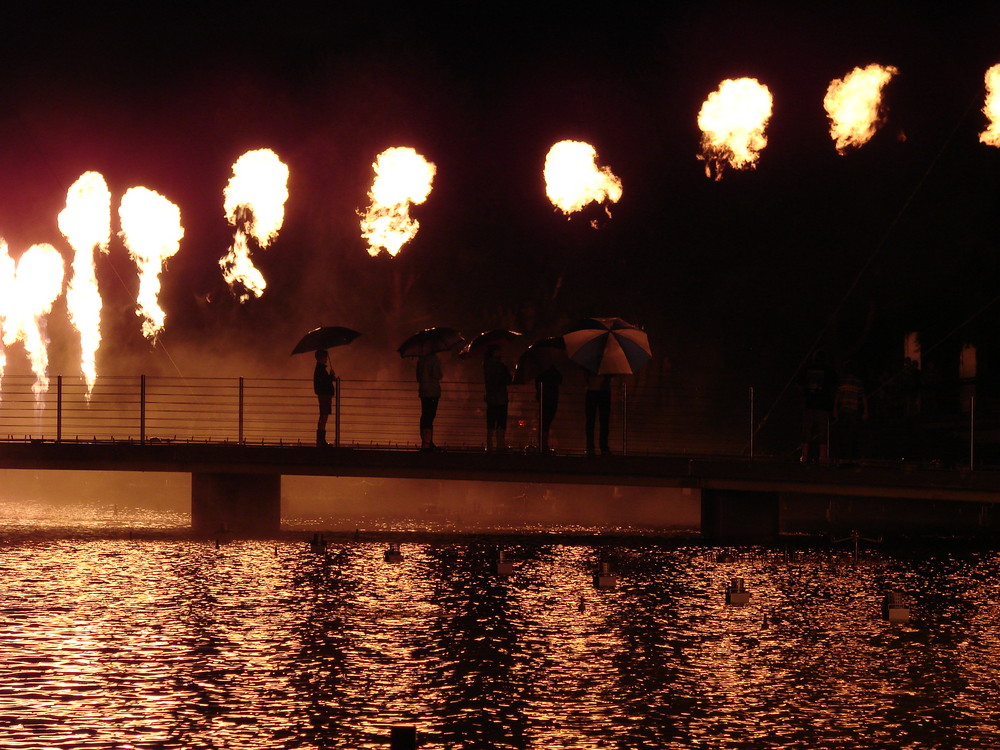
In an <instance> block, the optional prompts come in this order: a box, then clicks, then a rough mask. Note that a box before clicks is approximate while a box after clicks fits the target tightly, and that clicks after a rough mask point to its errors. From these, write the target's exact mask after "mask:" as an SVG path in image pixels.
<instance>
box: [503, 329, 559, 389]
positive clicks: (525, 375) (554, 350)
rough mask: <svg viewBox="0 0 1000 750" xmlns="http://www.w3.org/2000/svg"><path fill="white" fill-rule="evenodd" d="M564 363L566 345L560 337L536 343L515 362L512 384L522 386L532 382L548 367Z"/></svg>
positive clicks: (552, 337)
mask: <svg viewBox="0 0 1000 750" xmlns="http://www.w3.org/2000/svg"><path fill="white" fill-rule="evenodd" d="M565 361H566V344H565V343H564V342H563V339H562V336H551V337H549V338H547V339H542V340H541V341H536V342H535V343H534V344H532V345H531V346H529V347H528V348H527V350H526V351H525V352H524V354H522V355H521V356H520V357H519V358H518V360H517V366H516V367H515V368H514V383H515V384H517V385H523V384H525V383H527V382H529V381H531V380H534V379H535V378H537V377H538V376H539V375H541V374H542V373H543V372H545V371H546V370H547V369H549V368H550V367H558V365H559V363H561V362H565Z"/></svg>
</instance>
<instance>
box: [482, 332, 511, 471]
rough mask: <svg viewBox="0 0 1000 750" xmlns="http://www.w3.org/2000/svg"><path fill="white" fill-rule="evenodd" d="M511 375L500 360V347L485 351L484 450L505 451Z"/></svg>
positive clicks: (494, 346) (492, 347)
mask: <svg viewBox="0 0 1000 750" xmlns="http://www.w3.org/2000/svg"><path fill="white" fill-rule="evenodd" d="M510 381H511V375H510V370H509V369H508V368H507V365H505V364H504V362H503V360H502V359H501V358H500V347H499V346H496V345H493V346H491V347H489V348H488V349H487V350H486V356H485V357H484V358H483V384H484V385H485V388H486V397H485V400H486V450H487V451H492V450H493V437H494V434H495V435H496V448H497V450H498V451H500V452H501V453H503V452H504V451H506V450H507V442H506V434H507V403H508V398H507V386H508V385H510Z"/></svg>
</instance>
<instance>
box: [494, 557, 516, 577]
mask: <svg viewBox="0 0 1000 750" xmlns="http://www.w3.org/2000/svg"><path fill="white" fill-rule="evenodd" d="M493 574H494V575H498V576H503V577H504V578H506V577H507V576H512V575H514V563H512V562H511V561H510V560H508V559H507V556H506V555H505V554H504V551H503V550H500V552H499V554H498V555H497V559H496V560H495V561H494V562H493Z"/></svg>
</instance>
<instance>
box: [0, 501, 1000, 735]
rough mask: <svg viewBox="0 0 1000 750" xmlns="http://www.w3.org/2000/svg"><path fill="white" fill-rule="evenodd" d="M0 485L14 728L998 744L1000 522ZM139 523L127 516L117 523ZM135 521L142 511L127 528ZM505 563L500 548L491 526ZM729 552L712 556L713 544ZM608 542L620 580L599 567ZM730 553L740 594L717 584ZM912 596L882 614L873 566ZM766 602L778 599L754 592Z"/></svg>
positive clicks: (9, 710)
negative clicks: (890, 528) (772, 524)
mask: <svg viewBox="0 0 1000 750" xmlns="http://www.w3.org/2000/svg"><path fill="white" fill-rule="evenodd" d="M183 521H184V519H183V518H182V517H179V516H171V514H169V513H163V514H151V513H142V514H133V515H131V516H130V517H129V518H127V519H122V518H116V517H114V516H111V517H109V516H108V512H107V509H106V508H104V509H95V510H93V511H92V512H91V511H88V510H87V509H80V508H76V509H72V512H70V511H68V510H67V509H65V508H64V509H61V510H51V509H46V507H45V506H40V505H39V506H33V505H15V504H10V505H0V541H2V546H0V580H2V581H3V584H2V585H3V590H2V591H3V595H2V599H0V647H2V653H3V658H2V660H0V747H4V748H248V749H249V748H387V747H388V746H389V742H388V735H389V727H390V726H391V725H394V724H405V725H414V726H417V727H418V729H419V732H420V736H421V738H422V739H423V741H424V745H423V747H428V748H449V747H454V748H459V747H462V748H552V747H566V748H622V749H624V748H749V747H780V748H856V747H873V748H878V747H881V748H903V747H913V748H918V747H919V748H934V747H940V748H984V747H995V746H997V740H996V737H997V736H1000V712H998V710H997V708H996V702H995V696H996V695H997V693H998V687H1000V686H998V677H997V675H998V674H1000V617H998V614H1000V611H998V610H1000V608H998V605H997V602H998V601H1000V582H998V581H1000V555H998V554H997V553H996V552H995V551H993V550H987V549H983V550H977V549H964V550H962V551H960V552H956V551H954V550H946V549H942V548H937V549H922V550H917V551H910V552H905V551H900V550H896V551H893V550H889V549H876V550H870V551H868V553H867V554H866V555H865V556H864V557H863V559H861V560H860V561H859V562H858V563H857V564H855V563H854V562H853V561H852V560H851V558H850V555H849V554H848V552H847V551H846V550H831V549H827V548H825V547H824V548H815V549H810V548H806V549H804V550H802V551H801V552H800V553H799V554H797V555H794V556H793V557H792V559H791V560H786V559H785V555H784V554H783V550H778V549H760V548H754V549H750V548H747V549H726V550H716V549H711V548H706V547H704V546H700V545H696V544H692V543H688V542H678V541H676V540H675V541H670V540H657V539H654V538H648V537H636V538H634V539H631V540H627V539H622V538H616V539H613V540H608V541H607V542H604V543H602V542H601V541H600V538H599V537H595V538H594V540H593V541H591V542H586V543H584V542H582V541H581V540H580V539H579V538H576V537H572V538H571V537H563V536H552V535H542V534H538V535H527V536H516V537H515V536H476V537H469V538H464V539H461V538H443V537H437V536H434V535H428V534H423V535H421V534H419V533H414V534H410V535H407V536H405V537H403V544H402V551H403V555H404V559H403V561H402V562H401V563H398V564H389V563H386V562H385V561H384V560H383V556H382V555H383V551H384V550H385V548H386V546H387V545H386V542H385V540H384V539H374V538H367V537H365V536H364V535H362V537H361V538H360V539H358V540H355V539H354V538H353V536H352V535H350V534H345V535H344V536H343V537H337V538H335V539H334V540H333V541H332V543H331V545H330V547H329V551H330V552H331V555H330V556H329V559H327V558H325V557H324V556H323V555H319V554H315V553H313V552H311V551H310V549H309V546H308V545H307V544H306V543H305V542H304V541H303V538H304V535H303V534H288V535H286V536H285V537H283V538H280V539H278V540H267V541H264V540H259V541H228V542H225V543H223V544H222V545H221V546H220V547H218V548H216V545H215V542H214V540H209V541H204V540H197V539H192V538H188V537H186V536H185V535H184V534H183V533H182V531H181V530H179V528H178V527H179V525H180V524H181V523H182V522H183ZM130 528H131V529H133V530H132V531H130ZM130 534H131V537H130ZM500 545H502V546H503V547H504V549H505V550H506V553H507V556H508V558H509V559H511V560H512V561H513V562H514V567H515V573H514V575H513V576H512V577H511V578H510V579H508V580H503V579H498V578H497V577H496V576H494V575H492V573H491V571H490V563H491V561H492V560H493V559H494V556H495V554H496V551H497V549H498V546H500ZM720 552H721V553H722V558H721V561H720V557H719V555H718V554H717V553H720ZM600 560H607V561H609V562H610V563H611V566H612V569H613V571H614V572H615V573H616V574H617V575H618V577H619V584H618V587H617V588H616V589H615V590H598V589H596V588H595V587H594V585H593V581H592V575H593V572H594V570H595V568H596V566H597V564H598V562H599V561H600ZM737 576H738V577H742V578H744V579H745V581H746V585H747V587H748V589H749V590H750V591H751V592H752V595H753V596H752V598H751V603H750V605H749V606H747V607H744V608H733V607H727V606H726V605H725V600H724V596H723V587H724V584H725V583H726V581H728V580H729V579H730V578H732V577H737ZM886 588H895V589H899V590H901V591H904V592H906V593H907V594H908V595H909V596H910V597H911V598H912V600H913V605H914V606H913V619H912V620H911V622H910V623H909V624H906V625H895V624H889V623H887V622H885V621H883V620H882V619H881V617H880V608H879V604H880V592H881V591H883V590H884V589H886ZM765 618H766V619H765Z"/></svg>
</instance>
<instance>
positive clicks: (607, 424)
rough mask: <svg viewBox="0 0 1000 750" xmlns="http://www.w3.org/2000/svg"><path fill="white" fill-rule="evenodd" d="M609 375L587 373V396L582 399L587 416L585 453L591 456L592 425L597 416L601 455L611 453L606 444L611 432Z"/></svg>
mask: <svg viewBox="0 0 1000 750" xmlns="http://www.w3.org/2000/svg"><path fill="white" fill-rule="evenodd" d="M611 378H612V376H611V375H592V374H590V373H588V374H587V396H586V400H585V401H584V409H585V414H586V417H587V427H586V429H587V455H588V456H593V455H594V454H595V451H594V426H595V423H596V421H597V418H598V417H600V420H601V427H600V436H599V441H600V442H599V445H600V447H601V454H602V455H605V456H607V455H610V454H611V446H609V445H608V435H609V434H610V432H611Z"/></svg>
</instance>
